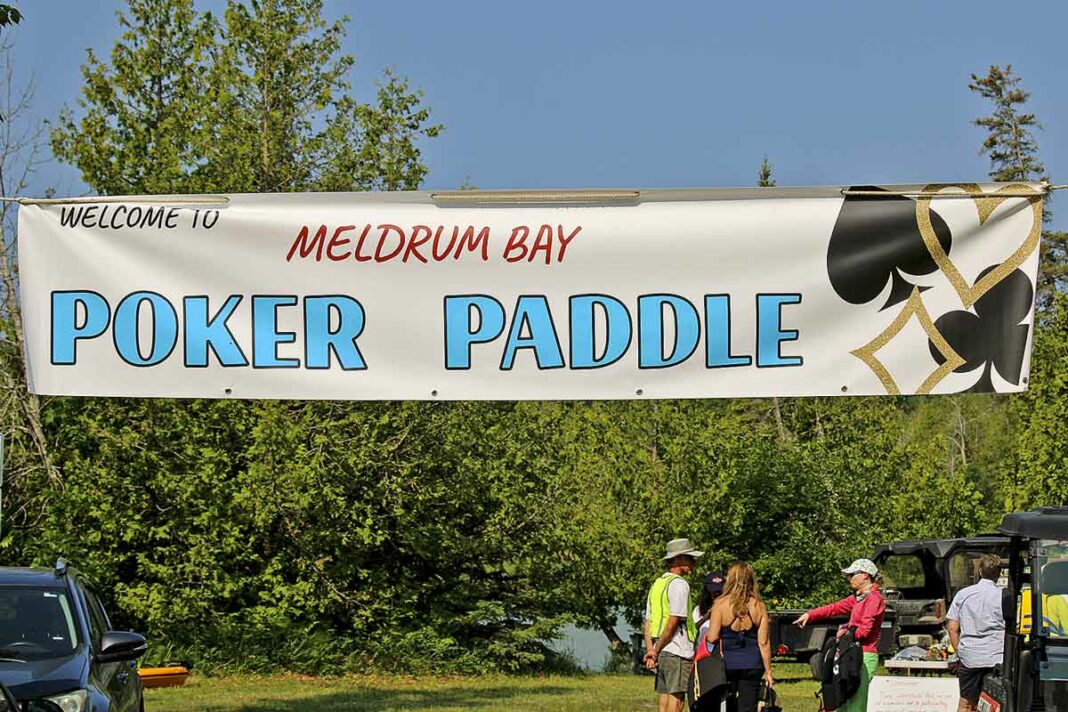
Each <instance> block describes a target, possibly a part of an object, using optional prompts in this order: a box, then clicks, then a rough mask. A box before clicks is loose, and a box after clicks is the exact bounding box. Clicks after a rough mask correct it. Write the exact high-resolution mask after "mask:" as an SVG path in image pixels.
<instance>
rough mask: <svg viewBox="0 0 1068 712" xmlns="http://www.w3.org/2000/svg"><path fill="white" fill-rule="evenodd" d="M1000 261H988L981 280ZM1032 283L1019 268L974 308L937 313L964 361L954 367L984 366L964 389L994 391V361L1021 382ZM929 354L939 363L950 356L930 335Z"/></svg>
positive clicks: (962, 369) (965, 369)
mask: <svg viewBox="0 0 1068 712" xmlns="http://www.w3.org/2000/svg"><path fill="white" fill-rule="evenodd" d="M996 268H997V265H994V266H992V267H987V268H986V269H985V270H983V272H982V273H981V274H980V275H979V277H978V278H977V279H976V282H978V281H979V280H980V279H982V278H983V277H984V276H985V275H986V274H988V273H989V272H990V271H992V270H994V269H996ZM1033 298H1034V289H1033V288H1032V287H1031V280H1029V279H1028V278H1027V275H1025V274H1024V273H1023V272H1021V271H1020V270H1015V271H1013V272H1011V273H1010V274H1009V276H1008V277H1006V278H1005V279H1003V280H1001V281H1000V282H998V283H997V284H995V285H994V286H993V287H991V288H990V290H989V291H988V292H987V293H986V294H984V295H983V296H981V297H979V299H978V300H977V301H976V302H975V314H972V313H971V312H967V311H951V312H948V313H946V314H943V315H942V316H940V317H938V320H937V321H935V328H936V329H938V331H939V332H940V333H941V334H942V336H944V337H945V339H946V341H948V342H949V345H950V346H952V347H953V350H954V351H956V352H957V353H958V354H959V355H960V357H961V358H963V359H965V361H966V363H964V364H963V365H961V366H958V367H957V368H956V369H955V370H954V372H955V373H966V372H968V371H973V370H975V369H976V368H979V367H980V366H983V375H982V376H981V377H980V378H979V380H978V381H976V383H975V385H973V386H972V387H971V388H969V389H968V390H967V391H965V393H992V392H993V391H994V382H993V380H992V379H991V377H990V369H991V366H993V367H994V368H996V369H997V371H998V373H999V374H1000V375H1001V377H1002V378H1004V379H1005V380H1006V381H1008V382H1009V383H1012V384H1014V385H1019V383H1020V374H1021V371H1022V370H1023V361H1024V351H1025V350H1026V348H1027V334H1028V332H1029V331H1030V328H1031V327H1030V326H1029V325H1027V324H1021V323H1020V322H1021V321H1023V320H1024V319H1025V318H1026V317H1027V314H1028V313H1029V312H1030V311H1031V303H1032V300H1033ZM928 345H929V346H930V349H931V355H932V356H934V359H935V361H937V362H938V363H939V365H941V364H943V363H945V362H946V357H945V356H943V355H942V353H941V352H940V351H939V350H938V349H937V348H936V347H935V345H934V344H933V343H931V342H930V340H928Z"/></svg>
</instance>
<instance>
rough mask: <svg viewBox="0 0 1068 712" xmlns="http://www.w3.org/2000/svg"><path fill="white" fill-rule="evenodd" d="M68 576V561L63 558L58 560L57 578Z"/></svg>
mask: <svg viewBox="0 0 1068 712" xmlns="http://www.w3.org/2000/svg"><path fill="white" fill-rule="evenodd" d="M66 575H67V560H66V559H64V558H63V557H62V556H61V557H59V558H58V559H56V576H66Z"/></svg>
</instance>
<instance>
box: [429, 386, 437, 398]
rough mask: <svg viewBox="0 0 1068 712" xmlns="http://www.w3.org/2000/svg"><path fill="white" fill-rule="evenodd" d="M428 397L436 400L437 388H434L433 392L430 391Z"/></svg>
mask: <svg viewBox="0 0 1068 712" xmlns="http://www.w3.org/2000/svg"><path fill="white" fill-rule="evenodd" d="M430 397H431V398H437V397H438V389H437V388H435V389H434V390H432V391H430Z"/></svg>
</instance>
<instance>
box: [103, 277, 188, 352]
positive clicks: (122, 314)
mask: <svg viewBox="0 0 1068 712" xmlns="http://www.w3.org/2000/svg"><path fill="white" fill-rule="evenodd" d="M143 305H148V308H149V310H150V311H151V314H152V316H151V318H150V319H149V321H151V322H152V342H151V346H150V347H149V349H148V356H143V355H142V354H141V343H140V328H139V324H138V315H139V314H140V312H141V307H142V306H143ZM111 335H112V337H114V339H115V350H116V351H118V352H119V357H120V358H121V359H122V360H123V361H125V362H126V363H128V364H130V365H131V366H155V365H156V364H158V363H160V362H161V361H163V360H164V359H165V358H167V357H168V356H170V355H171V352H172V351H174V347H175V345H176V344H177V343H178V312H176V311H175V310H174V307H173V306H172V305H171V303H170V302H169V301H167V299H166V298H165V297H163V296H162V295H160V294H156V293H155V292H133V293H132V294H128V295H127V296H126V297H124V298H123V300H122V301H121V302H119V306H117V307H116V308H115V324H114V326H113V327H112V332H111Z"/></svg>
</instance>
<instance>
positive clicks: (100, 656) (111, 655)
mask: <svg viewBox="0 0 1068 712" xmlns="http://www.w3.org/2000/svg"><path fill="white" fill-rule="evenodd" d="M146 650H148V641H146V640H145V636H143V635H141V634H140V633H130V632H128V631H124V630H109V631H108V632H107V633H104V635H103V637H102V638H101V639H100V652H99V653H97V654H96V659H97V660H99V661H100V662H102V663H116V662H121V661H123V660H136V659H137V658H139V657H141V656H142V655H144V654H145V651H146Z"/></svg>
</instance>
